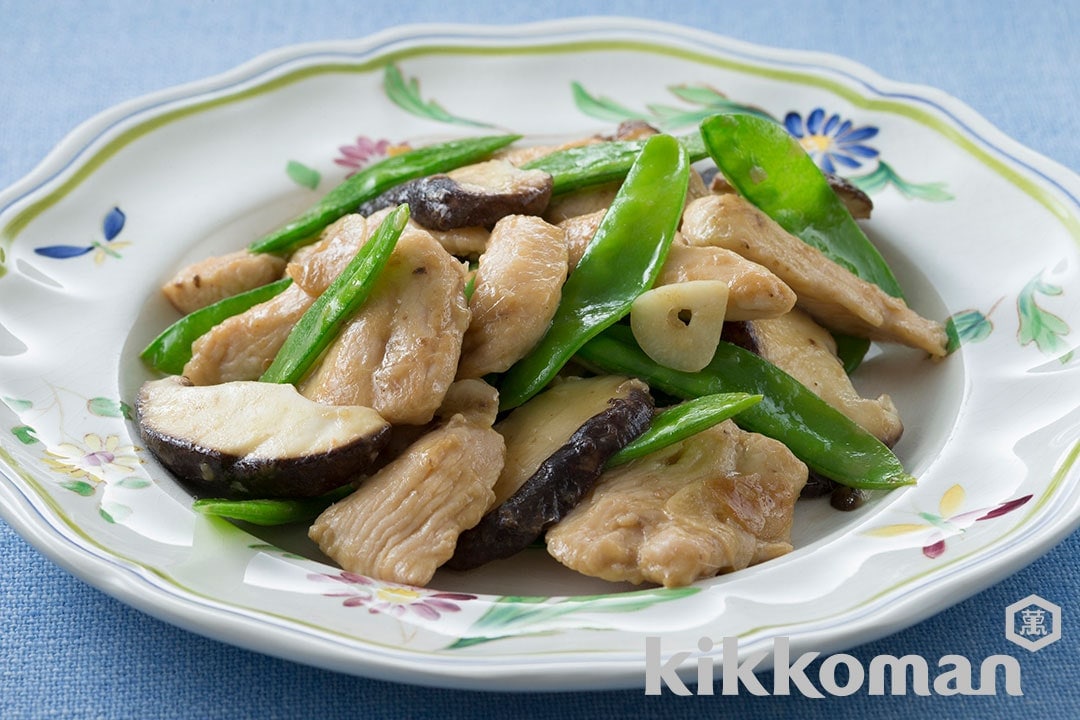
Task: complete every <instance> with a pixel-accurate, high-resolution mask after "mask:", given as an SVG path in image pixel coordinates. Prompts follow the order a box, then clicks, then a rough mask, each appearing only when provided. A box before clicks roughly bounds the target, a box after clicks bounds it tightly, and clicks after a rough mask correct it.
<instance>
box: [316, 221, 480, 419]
mask: <svg viewBox="0 0 1080 720" xmlns="http://www.w3.org/2000/svg"><path fill="white" fill-rule="evenodd" d="M468 324H469V308H468V306H467V305H466V303H465V268H464V266H463V265H462V264H461V263H460V262H458V261H457V260H455V259H454V258H452V257H451V256H450V255H449V254H448V253H447V252H446V250H444V249H443V247H442V246H441V245H439V243H438V242H436V241H435V239H434V238H432V237H431V235H429V234H428V233H426V232H423V231H419V230H416V231H408V232H405V233H402V235H401V238H400V239H399V240H398V242H397V247H396V248H395V249H394V252H393V253H392V254H391V256H390V260H389V261H388V263H387V265H386V267H385V268H384V269H383V271H382V273H381V274H380V275H379V278H378V280H377V281H376V283H375V286H374V288H373V289H372V292H371V295H369V296H368V299H367V301H366V302H365V303H364V305H363V306H362V307H361V308H360V310H359V311H358V312H357V314H356V315H355V316H353V318H352V319H351V320H350V321H349V322H348V323H347V324H346V326H345V327H344V328H343V329H342V331H341V332H340V333H339V335H338V337H337V338H336V339H335V340H334V341H333V342H332V343H331V344H330V346H329V347H328V348H327V350H326V352H325V354H324V355H323V357H322V359H321V360H320V361H319V363H318V364H317V365H316V366H315V368H314V369H313V370H312V372H311V374H310V375H309V376H308V377H307V378H306V379H305V380H304V381H303V382H302V383H301V385H300V391H301V393H302V394H303V395H304V396H305V397H308V398H310V399H312V400H315V401H316V402H322V403H327V404H329V405H365V406H367V407H370V408H374V409H375V410H376V411H378V412H379V414H380V415H382V416H383V417H384V418H386V419H387V420H389V421H390V422H391V423H395V424H397V423H405V424H411V425H419V424H422V423H426V422H428V421H429V420H431V418H432V416H433V414H434V412H435V410H436V409H437V408H438V407H439V405H440V403H441V402H442V399H443V396H444V395H445V394H446V390H447V388H448V387H450V383H451V382H453V380H454V376H455V375H456V373H457V365H458V357H459V355H460V353H461V339H462V336H463V335H464V333H465V328H466V327H467V326H468Z"/></svg>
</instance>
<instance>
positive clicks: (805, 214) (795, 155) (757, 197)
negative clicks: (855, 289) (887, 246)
mask: <svg viewBox="0 0 1080 720" xmlns="http://www.w3.org/2000/svg"><path fill="white" fill-rule="evenodd" d="M701 135H702V138H703V139H704V141H705V147H706V148H708V150H709V154H710V155H711V156H712V159H713V160H714V161H715V162H716V165H717V167H718V168H719V170H720V172H722V173H723V174H724V177H725V178H727V180H728V182H730V183H731V185H732V187H734V188H735V189H736V190H738V191H739V194H740V195H742V196H743V197H745V198H746V199H747V200H749V201H750V202H752V203H753V204H754V205H756V206H757V207H758V208H759V209H760V210H761V211H762V212H764V213H765V214H766V215H768V216H769V217H771V218H772V219H773V220H775V221H776V222H777V223H779V224H780V226H781V227H783V228H784V229H785V230H787V231H788V232H789V233H791V234H792V235H795V236H796V237H798V238H799V239H801V240H802V241H803V242H805V243H807V244H808V245H811V246H812V247H815V248H817V249H818V250H820V251H821V252H822V253H824V254H825V255H826V256H827V257H828V258H830V259H831V260H833V261H834V262H836V263H838V264H840V265H842V266H843V267H845V268H847V269H848V270H850V271H851V272H853V273H854V274H855V275H857V276H858V277H860V278H862V279H863V280H866V281H867V282H872V283H874V284H875V285H877V286H878V287H880V288H881V289H882V290H884V291H885V292H887V293H888V294H889V295H892V296H893V297H898V298H903V297H904V294H903V291H902V290H901V288H900V283H898V282H897V280H896V277H895V276H894V275H893V273H892V270H890V269H889V266H888V265H887V264H886V262H885V259H884V258H883V257H882V256H881V253H880V252H878V249H877V248H876V247H874V245H873V243H871V242H870V240H869V239H868V238H867V237H866V234H865V233H863V231H862V229H861V228H860V227H859V225H858V224H857V223H856V222H855V219H854V218H853V217H852V216H851V213H850V212H848V209H847V208H846V207H845V206H844V203H843V201H842V200H840V198H839V197H837V195H836V193H835V192H834V191H833V189H832V188H831V187H829V182H828V180H826V179H825V176H824V175H823V174H822V172H821V170H819V169H818V166H817V164H816V163H814V160H813V158H811V157H810V156H809V155H808V154H807V153H806V151H805V150H804V149H803V148H802V145H800V144H799V141H798V140H796V139H795V138H794V137H792V136H791V135H790V134H789V133H788V132H787V131H786V130H785V129H784V128H783V127H781V126H780V125H778V124H777V123H775V122H773V121H771V120H767V119H764V118H761V117H758V116H756V115H747V114H743V113H730V114H724V115H714V116H712V117H711V118H708V119H706V120H704V121H703V122H702V123H701Z"/></svg>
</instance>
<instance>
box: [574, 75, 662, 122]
mask: <svg viewBox="0 0 1080 720" xmlns="http://www.w3.org/2000/svg"><path fill="white" fill-rule="evenodd" d="M570 92H571V94H572V95H573V98H574V105H576V106H577V109H578V110H580V111H581V112H583V113H585V114H586V115H588V116H590V117H594V118H596V119H598V120H607V121H609V122H617V123H618V122H622V121H624V120H648V119H649V116H648V115H644V114H642V113H639V112H637V111H636V110H631V109H630V108H628V107H626V106H625V105H620V104H619V103H617V102H615V101H614V100H612V99H611V98H606V97H597V96H594V95H591V94H589V91H588V90H586V89H585V87H584V86H583V85H582V84H581V83H579V82H576V81H575V82H572V83H570Z"/></svg>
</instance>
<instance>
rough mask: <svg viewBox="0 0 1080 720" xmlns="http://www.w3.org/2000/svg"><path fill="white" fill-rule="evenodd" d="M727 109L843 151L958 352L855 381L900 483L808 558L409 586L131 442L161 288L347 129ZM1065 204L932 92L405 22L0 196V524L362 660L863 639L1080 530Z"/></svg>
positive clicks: (596, 127) (543, 682)
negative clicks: (619, 579) (239, 520)
mask: <svg viewBox="0 0 1080 720" xmlns="http://www.w3.org/2000/svg"><path fill="white" fill-rule="evenodd" d="M397 80H400V82H398V81H397ZM413 80H416V81H418V85H414V84H412V81H413ZM731 103H734V104H749V105H754V106H757V107H759V108H761V109H763V110H764V111H766V112H768V113H770V114H772V115H773V116H775V117H777V118H778V119H783V118H787V119H788V123H789V127H790V129H792V130H793V131H794V132H796V133H801V134H802V135H803V136H805V138H806V143H807V145H808V147H815V148H817V149H819V150H827V151H829V152H831V155H829V158H830V160H831V162H833V164H834V165H835V167H836V168H837V169H838V170H839V171H840V172H841V173H843V174H844V175H846V176H848V177H849V178H852V179H854V180H855V181H856V182H858V183H860V184H861V185H862V186H863V187H865V188H866V189H867V190H868V191H869V192H870V193H871V195H872V197H873V199H874V201H875V204H876V208H875V211H874V219H873V220H872V221H871V222H870V223H869V224H868V225H867V228H868V231H869V232H870V234H871V236H872V237H873V239H874V240H875V241H876V242H877V243H878V244H879V245H880V246H881V248H882V250H883V252H884V253H885V254H886V255H887V256H888V257H889V259H890V260H891V261H892V262H893V264H894V267H895V269H896V271H897V273H898V275H899V276H900V279H901V281H902V282H903V284H904V285H905V286H906V288H907V292H908V295H909V297H910V298H911V299H912V303H913V305H914V306H915V307H916V308H917V309H919V310H920V311H922V312H923V313H924V314H927V315H930V316H932V317H936V318H940V319H945V318H946V317H950V316H951V317H952V318H953V319H954V321H955V324H956V327H957V329H958V332H959V336H960V338H961V339H962V340H963V344H962V346H961V348H960V350H959V351H957V352H955V353H954V354H952V355H951V356H950V357H949V358H948V359H947V360H946V361H944V362H941V363H937V364H933V363H929V362H927V361H924V360H922V359H921V358H920V356H919V355H918V354H917V353H913V352H906V351H901V350H896V349H889V350H887V351H884V352H879V353H877V354H876V355H875V356H874V357H873V358H872V359H871V360H869V361H868V362H867V363H866V365H865V366H864V367H863V369H861V370H860V372H859V375H858V377H859V382H860V384H861V385H862V386H863V388H864V389H866V390H867V391H868V392H869V391H882V390H885V391H888V392H889V393H891V394H892V396H893V397H894V399H895V400H896V402H897V404H898V405H899V407H900V409H901V411H902V413H903V415H904V417H905V419H906V423H907V432H906V433H905V436H904V438H903V440H902V441H901V443H900V444H899V446H898V447H897V452H898V454H899V455H900V456H901V457H902V459H903V460H904V462H905V463H906V466H907V467H908V469H909V470H910V471H911V472H912V473H914V474H915V475H917V476H918V477H919V478H920V482H919V484H918V486H916V487H913V488H910V489H905V490H903V491H898V492H893V493H891V494H888V495H882V496H879V497H875V498H874V499H873V501H872V502H870V503H869V504H867V505H866V506H865V507H863V508H862V509H860V510H858V511H856V512H852V513H846V514H842V513H837V512H834V511H832V510H830V509H829V508H828V505H827V503H826V502H823V501H818V502H804V503H801V505H800V508H799V511H798V519H797V523H796V527H795V533H794V534H795V542H796V545H797V549H796V550H795V552H793V553H791V554H790V555H788V556H786V557H784V558H781V559H779V560H776V561H773V562H769V563H766V564H764V565H761V566H758V567H755V568H752V569H749V570H746V571H742V572H739V573H736V574H733V575H730V576H727V577H720V578H717V579H714V580H710V581H706V582H701V583H698V584H697V585H695V586H693V587H690V588H685V589H682V590H655V589H652V590H648V589H647V590H637V591H631V592H628V591H627V589H626V588H621V587H618V588H616V587H611V586H608V585H605V584H604V583H602V582H600V581H592V580H588V579H586V578H583V577H579V576H576V575H574V574H572V573H570V572H569V571H565V570H562V569H561V568H559V567H558V566H556V565H555V564H554V563H553V562H550V561H547V560H546V558H545V557H544V556H543V553H542V552H537V553H532V554H528V553H527V554H526V556H525V557H523V558H518V559H515V560H512V561H506V562H503V563H499V564H496V565H493V566H491V567H488V568H485V569H483V570H481V571H478V572H476V573H472V574H466V575H450V574H440V575H438V576H437V577H436V579H435V581H434V582H433V583H432V587H431V588H430V589H424V590H420V589H414V588H401V587H395V586H391V585H387V584H385V583H379V582H375V581H371V580H368V579H366V578H359V577H355V576H348V575H342V574H341V573H339V571H338V570H337V569H336V568H334V567H332V566H331V565H329V564H326V563H324V562H320V561H319V559H318V556H317V554H315V553H314V552H313V550H312V547H311V546H310V545H309V544H307V543H306V541H305V540H304V539H303V537H302V534H301V533H294V534H292V535H289V534H286V533H280V532H278V533H270V532H265V533H260V534H259V535H254V534H250V533H248V532H246V531H244V530H241V529H239V528H236V527H234V526H232V525H229V524H227V523H224V522H210V521H208V520H206V519H203V518H201V517H196V516H195V515H194V514H193V513H192V511H191V510H190V499H189V497H188V496H187V495H186V493H184V492H183V491H182V490H180V489H179V488H178V487H177V486H176V485H175V483H174V482H173V481H172V480H171V479H170V478H169V477H168V476H167V475H166V474H165V473H164V472H163V471H162V470H161V469H160V467H159V466H158V465H157V464H156V463H155V462H154V460H153V458H151V457H150V456H149V455H148V454H147V453H146V452H145V451H144V450H143V449H142V448H140V447H139V442H138V436H137V433H136V432H135V429H134V428H133V426H132V423H131V422H130V420H129V419H128V417H127V413H128V411H129V404H130V403H131V402H132V397H133V393H134V391H135V389H136V388H137V387H138V386H139V384H140V383H141V382H142V381H143V380H144V379H146V378H147V377H149V376H150V375H149V373H148V372H147V370H146V369H145V368H144V367H143V366H142V364H141V363H140V361H139V359H138V357H137V353H138V351H139V350H140V349H141V348H142V347H143V346H144V345H145V343H146V342H147V341H148V340H149V339H150V338H152V337H153V335H154V334H156V333H157V332H158V331H159V330H160V329H161V328H162V327H164V326H165V325H166V324H167V323H168V322H170V321H171V320H172V319H173V318H174V316H173V315H172V314H171V312H170V311H169V309H168V308H167V307H166V305H165V303H164V301H163V300H162V299H161V298H160V297H159V294H158V291H157V288H158V286H159V285H160V283H161V282H162V281H163V280H164V279H165V278H166V277H167V276H169V275H170V274H171V272H172V271H173V270H174V269H175V268H177V267H179V266H180V265H181V264H182V263H184V262H187V261H191V260H194V259H197V258H201V257H204V256H207V255H209V254H212V253H216V252H222V251H225V250H231V249H235V248H239V247H242V246H243V245H245V244H246V243H247V242H249V241H250V240H251V239H253V238H254V237H256V236H257V235H258V234H259V233H260V232H262V231H263V230H266V229H268V228H270V227H272V226H274V225H275V224H277V223H279V222H281V221H283V220H284V219H286V218H288V217H290V216H291V215H293V214H294V213H295V212H296V211H297V210H299V209H301V208H302V207H304V206H306V205H307V204H309V203H311V202H312V201H313V200H315V199H316V198H317V197H319V196H320V195H321V194H322V193H324V192H325V191H326V190H327V189H328V188H329V187H331V186H333V185H334V184H335V183H337V182H338V181H340V180H341V179H342V177H343V176H344V175H345V173H346V171H347V170H348V168H347V165H348V163H349V162H351V161H352V160H355V159H356V158H357V157H359V156H361V155H363V154H364V151H365V150H366V149H370V148H368V147H366V146H365V143H363V142H359V141H358V138H359V137H364V138H368V139H369V140H380V139H387V140H389V141H391V142H399V141H403V140H411V141H413V142H423V141H426V140H430V139H435V138H442V137H448V136H454V135H462V134H470V133H478V132H490V129H484V128H481V127H478V125H477V124H479V125H491V126H492V127H495V128H499V129H508V130H513V131H516V132H520V133H524V134H525V135H527V136H529V137H530V138H531V139H537V140H543V139H547V138H552V137H567V136H569V137H575V136H581V135H584V134H588V133H593V132H597V131H609V130H610V129H611V128H612V127H613V125H614V124H615V123H616V122H617V121H618V120H620V119H623V118H626V117H629V116H634V115H639V116H644V117H646V118H647V119H649V120H651V121H653V122H656V123H660V124H662V125H663V126H664V127H665V128H668V129H672V130H686V129H689V128H691V127H693V125H694V124H695V122H696V120H697V119H699V118H700V117H701V116H703V115H707V114H710V113H712V112H715V111H716V110H718V109H723V108H725V107H727V106H728V105H729V104H731ZM470 123H473V124H470ZM347 145H355V147H354V148H353V149H352V150H351V151H350V152H348V153H346V152H345V151H343V150H340V149H339V148H340V147H341V146H347ZM817 157H818V159H819V161H820V162H821V163H822V164H824V163H826V162H827V159H826V156H825V154H823V153H819V154H818V156H817ZM350 158H351V159H352V160H350ZM335 160H337V161H338V162H335ZM1078 196H1080V180H1078V178H1077V177H1076V176H1075V175H1073V174H1071V173H1069V172H1068V171H1066V170H1065V169H1063V168H1061V167H1060V166H1058V165H1055V164H1054V163H1052V162H1050V161H1048V160H1046V159H1044V158H1041V157H1039V156H1037V155H1035V154H1034V153H1032V152H1030V151H1028V150H1026V149H1024V148H1022V147H1020V146H1019V145H1017V144H1016V143H1015V142H1012V141H1011V140H1009V139H1008V138H1006V137H1003V136H1002V135H1001V133H999V132H998V131H996V130H995V129H994V128H992V127H991V126H990V125H989V124H988V123H987V122H985V121H984V120H982V119H981V118H979V117H978V116H977V115H976V114H975V113H973V112H972V111H971V110H969V109H968V108H966V107H965V106H963V105H962V104H961V103H959V102H957V101H956V100H953V99H951V98H949V97H947V96H945V95H944V94H942V93H940V92H937V91H934V90H930V89H927V88H922V87H912V86H908V85H900V84H897V83H894V82H890V81H887V80H885V79H883V78H880V77H878V76H877V75H875V74H874V73H872V72H870V71H868V70H867V69H865V68H862V67H860V66H857V65H854V64H852V63H850V62H847V61H845V60H841V59H838V58H834V57H828V56H823V55H809V54H805V53H795V52H789V51H783V50H773V49H767V48H761V47H754V46H750V45H746V44H743V43H739V42H734V41H731V40H728V39H725V38H721V37H716V36H713V35H708V34H705V33H701V32H695V31H692V30H688V29H685V28H679V27H675V26H665V25H656V24H651V23H643V22H637V21H629V20H627V21H616V20H613V19H611V18H607V19H604V20H603V21H590V20H581V21H573V22H560V23H555V24H542V25H530V26H522V27H512V28H468V27H412V28H402V29H398V30H395V31H392V32H388V33H384V34H380V35H377V36H375V37H372V38H368V39H365V40H358V41H355V42H337V43H327V44H317V45H309V46H303V47H297V48H290V49H285V50H281V51H278V52H274V53H270V54H268V55H265V56H263V57H261V58H259V59H257V60H255V61H253V62H251V63H249V64H247V65H245V66H243V67H241V68H239V69H237V70H235V71H233V72H230V73H227V74H225V75H222V76H218V77H214V78H210V79H208V80H206V81H203V82H198V83H194V84H191V85H187V86H184V87H181V88H177V89H173V90H168V91H165V92H162V93H159V94H156V95H152V96H150V97H147V98H143V99H140V100H136V101H133V102H130V103H126V104H124V105H121V106H119V107H117V108H115V109H113V110H110V111H108V112H106V113H104V114H102V115H100V116H98V117H96V118H94V119H93V120H91V121H89V122H88V123H86V124H85V125H83V126H81V127H80V128H78V129H77V130H76V131H75V132H74V133H73V134H72V135H71V136H70V137H68V138H67V139H66V140H65V141H64V142H63V143H62V144H61V145H60V146H59V147H58V148H57V149H56V150H55V151H54V152H53V153H52V154H51V155H49V157H48V158H47V159H46V160H45V161H44V162H43V163H42V164H41V166H40V167H38V168H37V169H36V170H35V171H34V172H33V173H31V175H30V176H28V177H27V178H25V179H24V180H22V181H21V182H19V183H18V184H17V185H15V186H14V187H12V188H9V189H8V190H6V191H5V192H4V193H3V194H2V195H0V272H3V275H2V276H0V397H2V398H3V405H0V470H2V471H3V477H0V504H2V509H3V515H4V517H5V519H6V520H7V521H8V522H9V523H11V524H12V525H13V526H14V527H15V528H16V529H17V530H18V531H19V532H20V533H22V534H23V535H24V536H25V537H26V538H27V539H28V540H30V541H31V542H32V543H34V544H35V545H36V546H37V547H39V548H40V549H41V550H42V551H44V552H45V553H47V554H48V555H49V556H50V557H51V558H53V559H54V560H55V561H56V562H58V563H60V564H61V565H63V566H64V567H66V568H68V569H69V570H70V571H72V572H73V573H75V574H76V575H78V576H80V577H82V578H84V579H85V580H87V581H88V582H90V583H92V584H94V585H96V586H98V587H100V588H102V589H104V590H105V591H107V592H109V593H111V594H113V595H115V596H117V597H119V598H120V599H122V600H124V601H125V602H128V603H130V604H132V605H134V606H136V607H139V608H141V609H143V610H145V611H147V612H149V613H152V614H154V615H156V616H158V617H161V618H165V619H167V620H169V621H171V622H174V623H176V624H178V625H181V626H183V627H186V628H190V629H192V630H194V631H196V632H200V633H204V634H207V635H210V636H212V637H216V638H219V639H222V640H225V641H228V642H232V643H235V644H237V645H241V646H244V647H248V648H253V649H256V650H260V651H263V652H266V653H270V654H273V655H278V656H281V657H286V658H291V659H294V660H298V661H301V662H307V663H312V664H316V665H320V666H324V667H328V668H333V669H337V670H342V671H345V672H350V673H357V674H364V675H370V676H375V677H380V678H390V679H395V680H401V681H410V682H420V683H431V684H438V685H448V686H460V687H476V688H498V689H511V688H523V689H525V688H527V689H533V690H536V689H544V688H561V689H566V688H598V687H617V686H631V685H640V684H641V683H642V681H643V672H644V671H643V668H644V660H645V650H644V638H645V637H646V636H648V635H654V636H660V637H661V638H662V648H663V652H664V654H665V656H666V655H669V654H670V653H673V652H676V651H682V650H693V649H695V648H696V647H697V642H698V639H699V638H701V637H703V636H708V637H710V638H713V639H715V640H717V650H716V652H719V642H718V641H719V639H720V638H722V637H726V636H738V637H739V638H740V649H741V650H742V652H743V653H744V654H745V653H749V652H751V651H755V650H759V649H768V648H771V646H772V641H773V639H774V638H776V637H789V638H791V640H792V648H793V651H798V650H800V649H813V650H820V651H830V650H835V649H839V648H843V647H846V646H850V645H853V644H856V643H859V642H864V641H866V640H869V639H872V638H875V637H879V636H882V635H885V634H888V633H890V632H893V631H895V630H898V629H899V628H901V627H904V626H907V625H909V624H912V623H914V622H916V621H918V620H920V619H922V618H924V617H926V616H928V615H930V614H932V613H934V612H936V611H939V610H941V609H942V608H944V607H946V606H948V605H950V604H952V603H954V602H957V601H958V600H959V599H961V598H962V597H965V596H967V595H969V594H971V593H973V592H975V591H977V590H979V589H981V588H982V587H985V586H986V585H988V584H990V583H992V582H993V581H995V580H997V579H999V578H1001V577H1003V576H1005V575H1007V574H1008V573H1010V572H1013V571H1014V570H1016V569H1017V568H1019V567H1020V566H1022V565H1023V564H1025V563H1027V562H1029V561H1031V560H1032V559H1033V558H1035V557H1036V556H1038V555H1039V554H1040V553H1042V552H1044V551H1045V550H1047V549H1048V548H1049V547H1051V546H1052V545H1053V544H1054V543H1056V542H1057V541H1059V540H1060V539H1061V538H1062V537H1064V536H1065V535H1066V534H1067V533H1068V532H1069V531H1071V530H1072V529H1073V528H1074V527H1075V526H1076V525H1077V523H1078V520H1080V467H1078V466H1077V463H1076V460H1077V456H1078V454H1080V412H1078V411H1077V407H1076V401H1075V398H1076V397H1080V370H1078V368H1080V358H1077V357H1075V355H1074V350H1075V347H1076V335H1075V333H1074V331H1073V328H1076V327H1077V326H1078V325H1080V307H1078V298H1080V279H1078V276H1077V267H1078V257H1077V250H1078V242H1080V202H1078V200H1077V198H1078ZM694 662H695V661H694V659H693V658H690V659H688V660H687V663H686V664H685V667H684V668H683V669H684V670H685V671H686V673H687V674H688V675H692V674H693V672H694V667H693V663H694ZM718 666H719V664H718Z"/></svg>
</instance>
